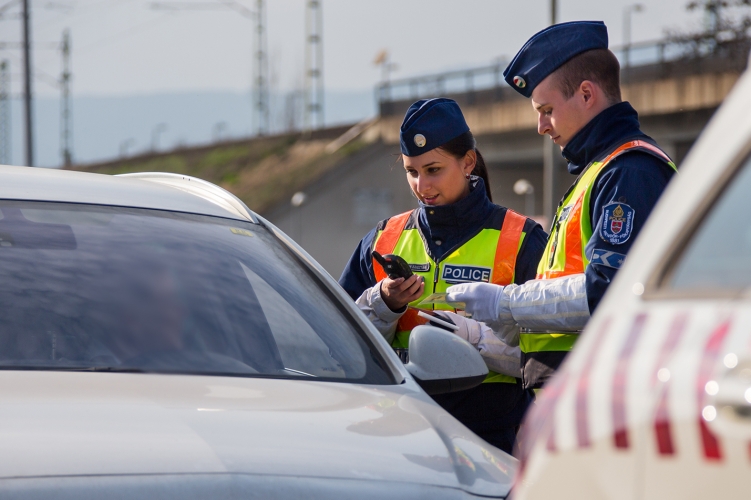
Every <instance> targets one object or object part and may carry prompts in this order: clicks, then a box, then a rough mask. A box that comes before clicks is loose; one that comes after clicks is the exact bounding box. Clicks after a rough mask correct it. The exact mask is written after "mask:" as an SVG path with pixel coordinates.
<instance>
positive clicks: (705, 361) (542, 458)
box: [512, 71, 751, 500]
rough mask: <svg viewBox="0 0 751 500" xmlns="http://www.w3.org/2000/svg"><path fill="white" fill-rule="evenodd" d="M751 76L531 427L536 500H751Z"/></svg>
mask: <svg viewBox="0 0 751 500" xmlns="http://www.w3.org/2000/svg"><path fill="white" fill-rule="evenodd" d="M750 110H751V72H749V71H746V73H745V74H744V75H743V76H742V78H741V79H740V81H739V82H738V83H737V84H736V86H735V88H734V89H733V91H732V93H731V94H730V95H729V96H728V98H727V99H726V101H725V102H724V104H723V105H722V107H721V108H720V109H719V110H718V112H717V113H716V114H715V116H714V118H713V119H712V121H711V122H710V124H709V125H708V127H707V129H706V130H705V131H704V133H703V135H702V136H701V138H700V139H699V141H698V142H697V144H696V145H695V146H694V148H693V150H692V151H691V153H690V155H689V157H688V158H687V159H686V162H685V163H684V165H683V166H682V168H681V169H680V172H679V173H678V174H677V175H676V177H675V179H674V180H673V181H672V182H671V184H670V185H669V187H668V189H667V190H666V192H665V194H664V195H663V197H662V199H661V200H660V202H659V204H658V206H657V207H656V208H655V210H654V212H653V213H652V215H651V216H650V219H649V221H648V223H647V225H646V226H645V228H644V230H643V231H642V232H641V234H640V236H639V239H638V241H637V242H636V244H635V245H634V247H633V249H632V250H631V252H630V253H629V256H628V258H627V259H626V262H625V265H624V267H623V268H622V269H621V270H620V271H619V273H618V275H617V277H616V279H615V281H614V282H613V284H612V285H611V286H610V289H609V290H608V293H607V295H606V297H605V299H604V300H603V302H602V303H601V304H600V306H599V307H598V309H597V311H596V313H595V314H594V316H593V317H592V319H591V321H590V323H589V324H588V325H587V328H586V330H585V331H584V333H583V334H582V338H581V339H580V340H579V342H578V343H577V345H576V346H575V348H574V350H573V351H572V352H571V354H570V356H569V357H568V358H567V360H566V361H565V363H564V365H563V367H562V369H561V370H560V371H559V372H558V373H557V374H556V375H555V377H554V378H553V379H551V381H550V382H549V384H548V385H547V386H546V387H545V388H543V390H542V394H541V395H540V398H539V399H538V402H537V405H536V408H535V409H534V410H533V411H531V412H530V413H529V414H528V415H527V420H526V421H525V424H523V426H522V428H523V429H525V430H524V431H523V434H524V435H523V437H522V438H521V442H522V448H521V454H520V456H521V464H520V472H519V475H518V482H517V484H516V486H515V488H514V491H513V494H512V496H513V498H515V499H516V500H522V499H524V500H530V499H551V498H555V499H556V500H568V499H577V500H582V499H614V500H615V499H624V500H625V499H628V500H651V499H680V500H706V499H710V498H722V499H732V498H738V499H741V498H742V499H747V498H750V497H751V302H750V300H751V294H750V293H749V292H750V291H751V112H750Z"/></svg>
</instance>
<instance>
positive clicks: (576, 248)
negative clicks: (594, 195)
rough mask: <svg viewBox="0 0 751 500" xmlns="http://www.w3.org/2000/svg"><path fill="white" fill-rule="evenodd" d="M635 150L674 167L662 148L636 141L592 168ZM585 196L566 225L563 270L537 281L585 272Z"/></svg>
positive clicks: (550, 272) (540, 275)
mask: <svg viewBox="0 0 751 500" xmlns="http://www.w3.org/2000/svg"><path fill="white" fill-rule="evenodd" d="M633 149H646V150H648V151H650V152H652V153H654V154H656V155H657V156H659V157H660V158H662V159H663V160H665V161H666V162H668V163H669V164H670V165H672V160H671V159H670V157H668V155H666V154H665V153H664V152H663V151H662V150H661V149H660V148H658V147H657V146H654V145H653V144H650V143H648V142H646V141H641V140H635V141H629V142H627V143H625V144H622V145H621V146H619V147H618V148H616V149H615V150H614V151H613V152H612V153H610V154H609V155H608V156H606V157H605V158H604V159H603V160H602V161H600V162H593V163H592V165H591V166H590V168H597V169H599V171H601V170H602V169H603V168H604V167H605V166H606V165H607V164H608V163H610V162H611V161H613V160H614V159H615V158H617V157H618V156H620V155H622V154H623V153H626V152H628V151H631V150H633ZM585 172H586V170H585ZM582 175H585V174H584V173H582ZM598 175H599V174H598ZM580 180H581V177H580V178H579V181H580ZM579 181H577V182H579ZM585 195H586V190H585V191H582V193H581V194H580V195H579V196H578V198H576V201H575V202H574V204H573V205H572V208H571V212H570V214H569V216H568V217H569V219H570V220H569V222H568V223H567V224H566V233H565V237H564V240H565V244H564V245H563V246H564V247H565V263H564V265H563V270H557V271H554V270H547V271H545V272H544V273H542V274H539V273H538V274H537V279H553V278H561V277H563V276H571V275H572V274H580V273H583V272H584V268H585V267H586V263H585V262H584V258H583V255H584V252H583V250H584V247H585V246H586V244H587V241H582V229H581V228H582V217H588V216H589V214H584V213H583V212H584V210H583V205H584V197H585ZM559 210H560V208H559ZM556 217H557V216H556ZM550 237H551V238H558V234H557V231H555V230H554V231H551V234H550ZM548 257H549V255H548V253H547V252H546V254H544V255H543V259H546V258H548ZM541 265H542V264H541Z"/></svg>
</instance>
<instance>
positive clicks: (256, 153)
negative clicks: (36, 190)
mask: <svg viewBox="0 0 751 500" xmlns="http://www.w3.org/2000/svg"><path fill="white" fill-rule="evenodd" d="M349 129H350V127H337V128H331V129H326V130H320V131H315V132H314V133H313V134H312V135H311V136H310V137H308V138H304V137H303V136H302V135H300V134H287V135H278V136H273V137H264V138H255V139H250V140H243V141H231V142H224V143H219V144H214V145H210V146H203V147H197V148H180V149H175V150H173V151H170V152H165V153H158V154H145V155H140V156H135V157H131V158H126V159H121V160H116V161H112V162H107V163H100V164H92V165H81V166H75V167H72V169H73V170H81V171H86V172H97V173H102V174H113V175H114V174H124V173H131V172H174V173H180V174H186V175H191V176H194V177H199V178H201V179H205V180H207V181H210V182H213V183H215V184H218V185H220V186H222V187H223V188H225V189H227V190H228V191H230V192H232V193H233V194H235V195H236V196H237V197H238V198H240V199H241V200H243V201H244V202H245V203H246V204H247V205H248V207H250V209H251V210H254V211H256V212H259V213H264V212H266V211H267V210H269V209H270V208H272V207H274V206H275V205H277V204H279V203H281V202H288V201H289V199H290V197H291V196H292V194H294V193H295V192H296V191H298V190H301V189H303V188H304V187H305V186H306V185H308V184H310V183H312V182H314V181H316V180H317V179H319V178H320V177H321V176H323V175H324V174H325V173H326V172H328V171H329V170H331V169H332V168H333V167H335V166H336V165H337V164H338V163H340V162H341V161H342V160H343V159H344V158H346V157H347V156H349V155H351V154H353V153H354V152H356V151H358V150H360V149H361V148H363V147H364V146H365V145H366V144H367V143H366V142H365V141H364V140H362V139H354V140H351V141H349V142H346V143H345V144H344V145H343V146H341V147H339V148H338V149H337V150H336V151H334V152H329V151H330V150H331V148H329V151H327V146H328V145H329V144H331V143H332V141H334V140H335V139H337V138H338V137H340V136H341V135H342V134H344V133H345V132H347V130H349Z"/></svg>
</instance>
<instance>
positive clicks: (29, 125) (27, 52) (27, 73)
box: [21, 0, 34, 167]
mask: <svg viewBox="0 0 751 500" xmlns="http://www.w3.org/2000/svg"><path fill="white" fill-rule="evenodd" d="M22 4H23V12H22V14H21V20H22V23H23V108H24V109H23V111H24V120H25V126H26V127H25V128H26V135H25V145H24V146H25V148H24V149H25V153H26V158H25V160H26V165H27V166H29V167H33V166H34V135H33V131H34V123H33V121H32V115H33V112H32V109H31V77H32V75H31V26H30V24H31V23H30V17H31V15H30V13H29V0H22Z"/></svg>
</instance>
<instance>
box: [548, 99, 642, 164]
mask: <svg viewBox="0 0 751 500" xmlns="http://www.w3.org/2000/svg"><path fill="white" fill-rule="evenodd" d="M639 136H644V134H643V133H642V131H641V130H640V129H639V115H638V114H637V112H636V110H635V109H634V108H633V107H632V106H631V104H629V103H628V102H625V101H624V102H619V103H618V104H614V105H612V106H610V107H609V108H607V109H605V110H603V111H602V112H600V114H599V115H597V116H595V117H594V118H592V120H590V121H589V123H587V124H586V125H585V126H584V127H583V128H582V129H581V130H580V131H579V132H577V133H576V135H574V137H573V138H572V139H571V141H569V143H568V144H567V145H566V147H565V148H564V149H563V152H562V154H563V158H565V159H566V161H567V162H568V171H569V172H570V173H572V174H574V175H579V174H580V173H581V172H582V171H583V170H584V169H585V168H586V167H587V165H589V164H590V163H592V162H593V161H595V160H598V159H600V157H601V156H602V155H604V154H605V153H607V152H609V151H610V150H612V149H613V148H615V147H617V146H618V145H620V144H621V143H623V142H624V141H625V140H627V139H632V138H635V137H639Z"/></svg>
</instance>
